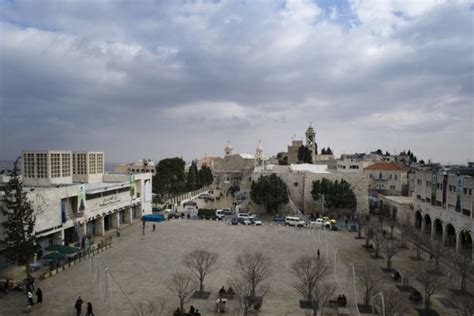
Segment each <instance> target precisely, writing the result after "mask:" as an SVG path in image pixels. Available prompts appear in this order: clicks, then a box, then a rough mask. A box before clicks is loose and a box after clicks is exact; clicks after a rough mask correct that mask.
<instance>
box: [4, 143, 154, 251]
mask: <svg viewBox="0 0 474 316" xmlns="http://www.w3.org/2000/svg"><path fill="white" fill-rule="evenodd" d="M74 157H75V158H74ZM22 158H23V159H22V168H21V169H22V178H23V188H24V190H25V191H26V192H27V198H28V199H29V200H30V202H31V204H32V207H33V209H34V211H35V215H36V224H35V233H36V237H37V238H38V243H39V244H40V245H41V246H43V247H47V246H48V245H49V244H53V243H55V244H57V243H64V244H69V243H73V242H77V241H79V240H83V237H90V238H92V236H103V235H104V234H105V233H106V232H107V231H108V230H112V229H117V228H119V227H120V225H122V224H128V223H131V222H132V221H133V220H134V219H139V218H141V216H142V215H144V214H149V213H151V212H152V206H151V200H152V192H151V188H152V183H151V182H152V175H151V173H147V172H145V173H137V174H127V173H104V154H103V152H73V151H24V152H23V154H22ZM3 180H4V181H8V180H9V179H8V177H4V179H3ZM0 187H2V186H0ZM4 220H5V218H4V217H3V216H2V215H1V214H0V248H2V240H3V238H4V232H3V225H1V223H2V222H3V221H4Z"/></svg>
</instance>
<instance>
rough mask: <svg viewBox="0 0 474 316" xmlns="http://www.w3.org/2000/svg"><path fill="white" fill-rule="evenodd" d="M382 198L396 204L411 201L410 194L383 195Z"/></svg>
mask: <svg viewBox="0 0 474 316" xmlns="http://www.w3.org/2000/svg"><path fill="white" fill-rule="evenodd" d="M383 198H384V199H386V200H389V201H393V202H395V203H398V204H406V205H409V204H412V203H413V200H412V198H411V196H397V195H383Z"/></svg>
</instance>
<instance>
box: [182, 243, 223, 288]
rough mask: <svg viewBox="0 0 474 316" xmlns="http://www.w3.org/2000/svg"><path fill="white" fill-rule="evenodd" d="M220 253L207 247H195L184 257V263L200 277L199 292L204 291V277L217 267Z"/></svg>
mask: <svg viewBox="0 0 474 316" xmlns="http://www.w3.org/2000/svg"><path fill="white" fill-rule="evenodd" d="M218 258H219V255H218V254H217V253H215V252H210V251H207V250H206V249H194V250H193V251H191V252H189V253H188V254H186V255H185V256H184V258H183V264H184V265H185V266H186V267H187V268H188V269H189V270H190V271H191V272H192V273H193V274H194V275H195V276H196V277H197V278H198V280H199V292H200V293H203V292H204V279H205V278H206V276H207V275H208V274H209V273H211V272H213V271H215V270H216V268H217V259H218Z"/></svg>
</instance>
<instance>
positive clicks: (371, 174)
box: [364, 162, 408, 195]
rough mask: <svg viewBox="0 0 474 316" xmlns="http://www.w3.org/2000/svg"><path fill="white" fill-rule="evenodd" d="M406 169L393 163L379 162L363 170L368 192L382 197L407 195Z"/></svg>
mask: <svg viewBox="0 0 474 316" xmlns="http://www.w3.org/2000/svg"><path fill="white" fill-rule="evenodd" d="M407 172H408V169H407V168H406V167H404V166H401V165H399V164H397V163H394V162H388V163H385V162H380V163H376V164H373V165H371V166H369V167H367V168H365V169H364V174H365V176H366V177H367V178H368V180H369V191H370V192H376V193H381V194H384V195H403V193H405V192H404V191H406V193H405V195H407V194H408V175H407Z"/></svg>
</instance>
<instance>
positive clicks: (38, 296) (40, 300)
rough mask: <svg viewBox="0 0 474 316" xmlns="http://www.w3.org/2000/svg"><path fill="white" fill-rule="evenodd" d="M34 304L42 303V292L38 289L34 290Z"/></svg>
mask: <svg viewBox="0 0 474 316" xmlns="http://www.w3.org/2000/svg"><path fill="white" fill-rule="evenodd" d="M36 303H43V291H41V289H40V288H38V289H37V290H36Z"/></svg>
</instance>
